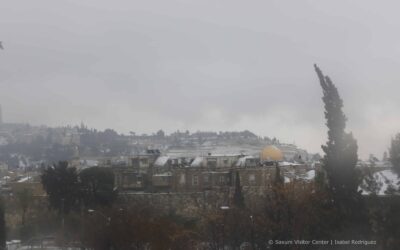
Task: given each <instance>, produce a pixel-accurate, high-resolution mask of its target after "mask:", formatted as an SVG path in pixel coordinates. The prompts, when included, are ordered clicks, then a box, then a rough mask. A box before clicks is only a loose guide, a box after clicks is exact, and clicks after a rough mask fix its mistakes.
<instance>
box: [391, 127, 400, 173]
mask: <svg viewBox="0 0 400 250" xmlns="http://www.w3.org/2000/svg"><path fill="white" fill-rule="evenodd" d="M389 157H390V162H391V163H392V166H393V169H394V170H395V171H396V172H397V174H398V175H400V133H398V134H397V135H396V136H395V137H394V138H392V141H391V144H390V149H389Z"/></svg>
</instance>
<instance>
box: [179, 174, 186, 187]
mask: <svg viewBox="0 0 400 250" xmlns="http://www.w3.org/2000/svg"><path fill="white" fill-rule="evenodd" d="M185 183H186V176H185V174H181V177H180V178H179V184H181V185H184V184H185Z"/></svg>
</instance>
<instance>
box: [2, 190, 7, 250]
mask: <svg viewBox="0 0 400 250" xmlns="http://www.w3.org/2000/svg"><path fill="white" fill-rule="evenodd" d="M6 239H7V231H6V219H5V209H4V201H3V199H2V198H0V250H5V249H7V247H6Z"/></svg>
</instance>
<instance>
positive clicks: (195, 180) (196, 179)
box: [192, 175, 199, 186]
mask: <svg viewBox="0 0 400 250" xmlns="http://www.w3.org/2000/svg"><path fill="white" fill-rule="evenodd" d="M192 183H193V186H198V185H199V176H197V175H193V180H192Z"/></svg>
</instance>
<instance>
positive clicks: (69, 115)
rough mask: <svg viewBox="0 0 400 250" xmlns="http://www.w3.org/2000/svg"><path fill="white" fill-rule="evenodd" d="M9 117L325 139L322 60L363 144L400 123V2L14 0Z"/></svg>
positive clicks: (385, 142) (363, 147)
mask: <svg viewBox="0 0 400 250" xmlns="http://www.w3.org/2000/svg"><path fill="white" fill-rule="evenodd" d="M6 2H7V4H3V5H4V6H2V8H1V9H0V16H1V17H2V19H3V22H0V41H2V44H3V46H4V50H0V104H1V106H2V111H3V120H4V122H24V123H25V122H26V123H29V124H32V125H47V126H63V125H75V124H76V125H79V124H80V123H81V122H83V123H84V124H86V125H87V126H88V127H90V128H96V129H101V130H103V129H106V128H111V129H114V130H116V131H117V132H119V133H124V134H127V133H129V131H134V132H136V133H138V134H142V133H147V134H149V133H153V132H155V131H157V130H159V129H162V130H164V131H165V132H167V133H168V134H169V133H171V132H174V131H177V130H180V131H185V130H189V131H191V132H194V131H198V130H200V131H215V132H218V131H242V130H249V131H251V132H253V133H255V134H256V135H258V136H262V137H264V136H268V137H270V138H273V137H276V138H277V139H279V140H280V141H281V142H285V143H293V142H294V143H295V144H296V145H297V146H299V147H301V148H304V149H306V150H308V151H309V152H311V153H317V152H319V153H322V150H321V145H324V144H325V143H326V140H327V128H326V125H325V118H324V105H323V102H322V100H321V98H322V90H321V87H320V86H319V82H318V78H317V76H316V74H315V72H314V69H313V64H314V63H316V64H318V65H319V66H320V67H321V69H322V70H323V72H324V74H326V75H328V76H329V77H330V78H331V79H332V81H333V83H334V84H335V85H336V86H337V87H338V90H339V94H340V95H341V97H342V99H343V103H344V108H343V110H344V113H345V114H346V116H347V118H348V121H347V127H346V130H347V131H348V132H350V131H351V132H353V135H354V137H355V138H356V140H357V142H358V146H359V151H358V154H359V157H360V158H366V157H368V155H369V154H370V153H372V154H374V155H375V156H376V157H378V158H381V157H382V155H383V152H384V151H387V149H388V147H389V145H390V139H391V137H392V136H394V135H395V134H396V133H398V132H399V130H398V125H399V122H400V118H399V116H398V112H397V108H398V107H399V105H400V99H399V98H398V97H397V93H398V90H399V87H398V84H397V83H398V82H399V80H400V74H399V73H398V68H399V66H400V59H399V58H400V57H399V53H400V50H399V49H398V44H399V42H400V34H398V33H396V32H393V31H394V30H396V29H397V28H399V27H400V17H399V16H398V15H397V13H396V12H395V11H396V10H397V8H396V7H399V4H398V3H396V2H394V1H389V3H387V4H386V5H384V4H380V5H376V4H374V2H373V1H353V2H351V3H349V2H347V1H335V2H324V3H320V2H316V1H304V2H295V1H292V2H290V3H282V2H278V1H271V2H264V1H255V2H253V3H250V4H249V3H244V2H243V3H241V2H237V1H234V2H232V1H221V2H218V3H215V2H211V1H201V2H197V3H195V2H191V3H189V2H185V1H179V0H177V1H168V2H165V1H148V2H147V1H146V2H141V3H132V2H130V1H119V4H115V3H111V2H110V3H109V2H107V1H85V2H84V3H82V2H80V1H76V0H73V1H63V2H57V3H56V2H52V1H49V0H43V1H38V2H30V1H23V2H24V4H21V3H15V2H12V1H6Z"/></svg>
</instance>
